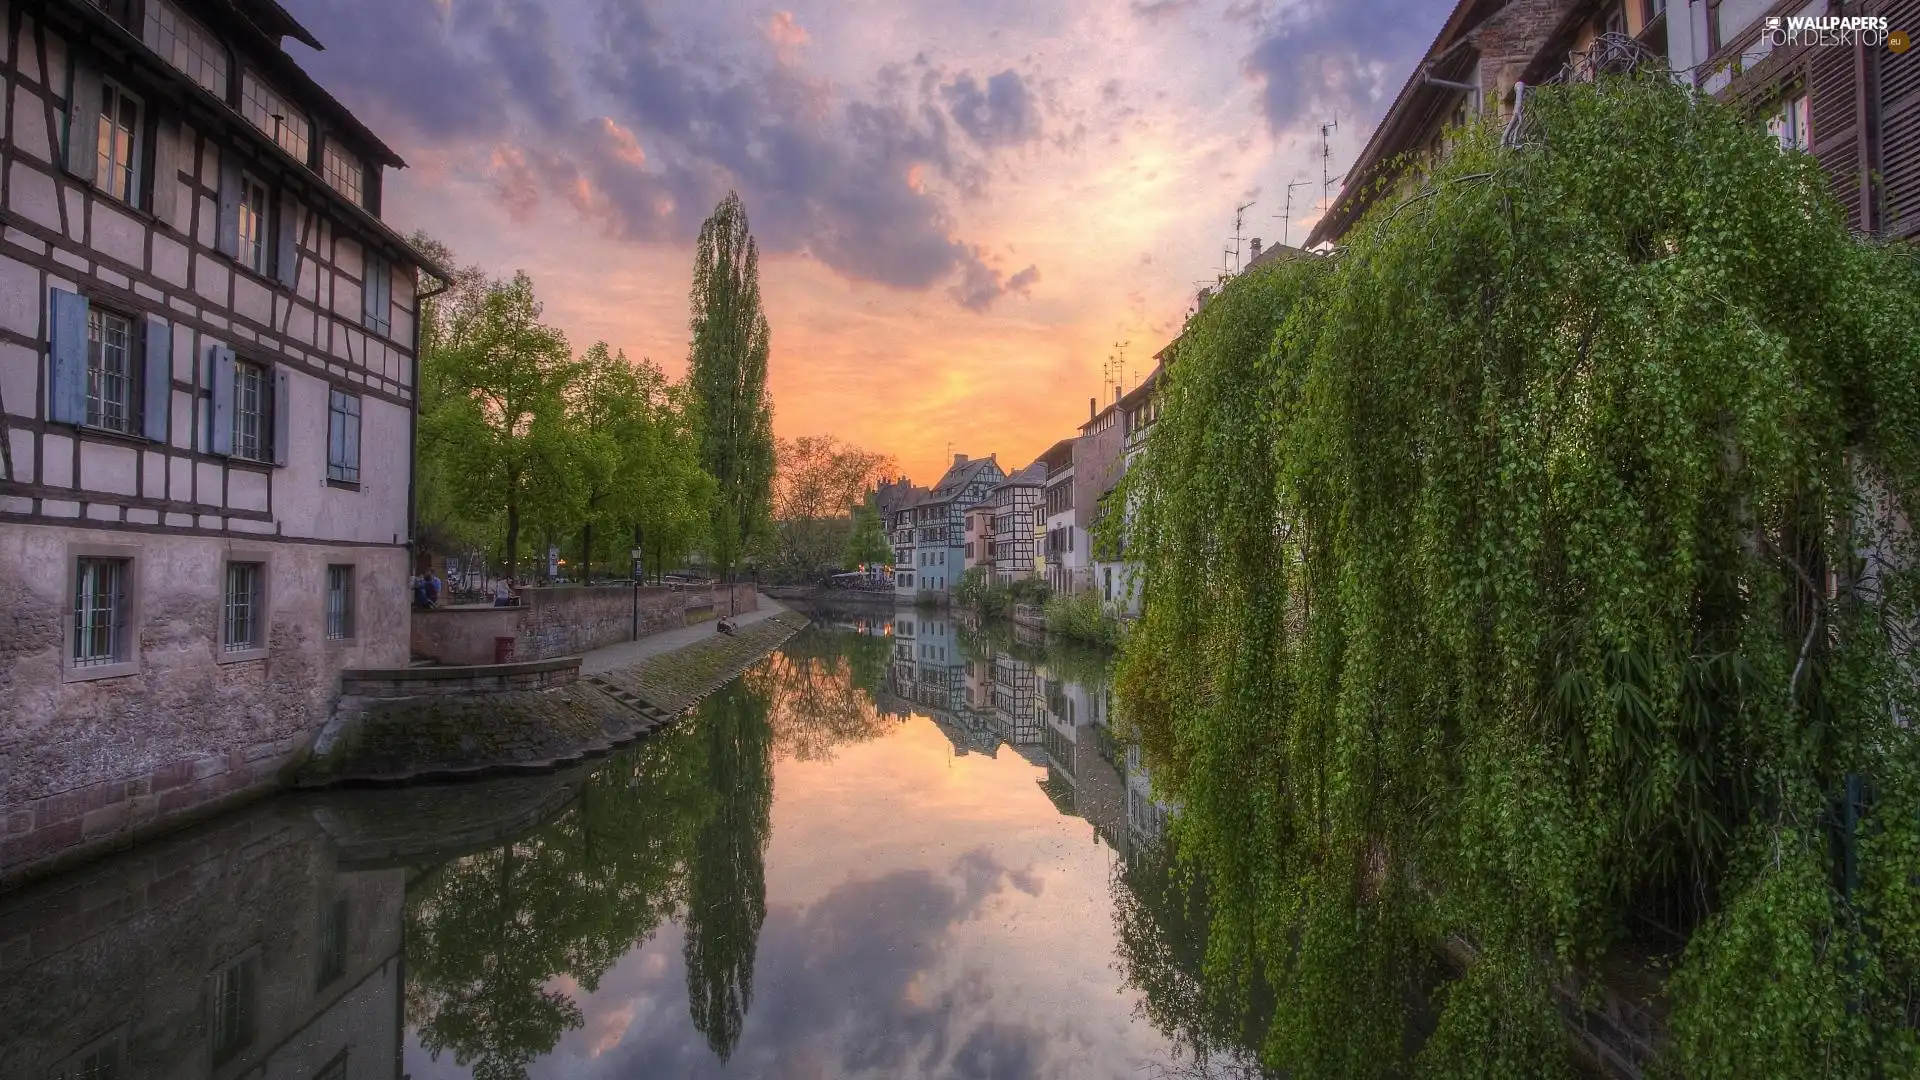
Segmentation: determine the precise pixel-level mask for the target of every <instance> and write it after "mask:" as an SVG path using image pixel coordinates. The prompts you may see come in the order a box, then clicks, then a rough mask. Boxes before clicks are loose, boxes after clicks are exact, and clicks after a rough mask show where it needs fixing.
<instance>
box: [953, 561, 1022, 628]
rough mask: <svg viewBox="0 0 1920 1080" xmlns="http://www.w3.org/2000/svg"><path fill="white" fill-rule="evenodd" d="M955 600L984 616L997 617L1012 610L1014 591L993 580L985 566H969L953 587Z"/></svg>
mask: <svg viewBox="0 0 1920 1080" xmlns="http://www.w3.org/2000/svg"><path fill="white" fill-rule="evenodd" d="M953 602H954V603H955V604H958V605H959V606H960V607H963V608H966V609H967V610H969V611H972V612H974V613H976V614H978V615H980V616H982V617H985V618H989V619H996V618H999V617H1000V616H1002V615H1005V614H1007V613H1008V612H1009V611H1011V610H1012V593H1011V592H1009V591H1008V589H1007V587H1006V586H1005V585H1004V584H1000V583H998V582H995V581H994V580H993V574H992V573H990V572H988V570H987V568H986V567H984V566H969V567H968V568H967V569H966V571H965V572H964V573H962V574H961V575H960V580H959V582H957V583H956V584H955V585H954V587H953Z"/></svg>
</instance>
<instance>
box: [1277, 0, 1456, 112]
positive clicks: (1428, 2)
mask: <svg viewBox="0 0 1920 1080" xmlns="http://www.w3.org/2000/svg"><path fill="white" fill-rule="evenodd" d="M1445 13H1446V12H1445V9H1444V7H1443V6H1442V5H1441V4H1440V3H1438V0H1382V2H1380V3H1375V4H1356V3H1352V2H1351V0H1307V2H1305V3H1301V4H1297V5H1294V6H1292V7H1288V8H1286V9H1284V10H1282V11H1281V12H1280V13H1279V14H1278V15H1276V16H1275V17H1274V18H1273V20H1271V21H1269V22H1268V23H1267V24H1266V25H1265V26H1264V28H1263V36H1262V38H1261V40H1260V41H1259V43H1258V44H1256V45H1255V46H1254V48H1253V51H1252V52H1251V53H1249V54H1248V55H1247V57H1246V59H1245V60H1244V62H1243V63H1242V70H1243V71H1244V72H1245V73H1246V75H1247V77H1248V78H1251V79H1254V80H1255V81H1257V82H1260V83H1261V84H1262V91H1261V97H1260V106H1261V111H1262V112H1263V113H1264V114H1265V115H1266V118H1267V126H1268V128H1269V129H1271V130H1273V131H1276V132H1278V131H1284V130H1287V129H1290V128H1294V127H1297V126H1300V125H1302V124H1306V123H1313V122H1318V121H1322V120H1328V119H1334V118H1335V117H1336V116H1337V117H1338V119H1339V120H1340V121H1341V127H1342V128H1343V129H1344V128H1345V127H1346V126H1347V124H1348V122H1349V121H1351V122H1352V124H1353V126H1354V128H1355V129H1356V130H1364V129H1365V128H1367V127H1371V126H1372V124H1373V122H1374V121H1376V120H1377V119H1379V116H1380V114H1381V113H1383V112H1385V110H1386V108H1387V106H1388V105H1389V104H1391V101H1392V95H1393V94H1394V93H1396V92H1397V91H1398V90H1399V88H1400V84H1401V82H1402V81H1403V80H1404V79H1405V78H1406V73H1407V71H1408V69H1409V68H1411V67H1412V66H1413V64H1414V62H1415V61H1416V60H1418V58H1419V57H1420V55H1421V54H1422V53H1424V52H1425V50H1426V46H1427V43H1428V42H1429V41H1431V40H1432V33H1431V31H1424V28H1425V27H1429V26H1437V24H1438V21H1439V19H1440V18H1441V17H1442V16H1444V15H1445ZM1416 27H1418V28H1423V31H1424V32H1415V30H1414V29H1413V28H1416Z"/></svg>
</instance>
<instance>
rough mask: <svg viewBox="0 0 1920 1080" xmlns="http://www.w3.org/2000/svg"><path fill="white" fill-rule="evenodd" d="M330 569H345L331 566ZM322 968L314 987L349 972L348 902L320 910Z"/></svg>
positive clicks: (330, 905)
mask: <svg viewBox="0 0 1920 1080" xmlns="http://www.w3.org/2000/svg"><path fill="white" fill-rule="evenodd" d="M328 569H329V570H339V569H344V568H343V567H338V566H335V567H329V568H328ZM316 952H318V954H319V959H320V970H319V973H318V974H317V975H316V976H315V979H316V981H315V983H314V989H315V990H325V989H326V988H327V987H329V986H331V985H333V983H334V980H336V979H338V978H340V976H342V975H345V974H346V973H347V902H346V901H345V900H344V899H342V900H335V901H334V902H333V903H331V904H328V905H327V906H326V907H325V908H324V909H323V910H322V911H321V912H320V947H319V948H318V949H317V950H316Z"/></svg>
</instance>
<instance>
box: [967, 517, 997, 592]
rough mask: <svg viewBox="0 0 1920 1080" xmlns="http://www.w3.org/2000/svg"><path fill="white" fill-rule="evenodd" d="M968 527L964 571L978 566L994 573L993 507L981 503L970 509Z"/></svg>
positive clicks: (989, 573)
mask: <svg viewBox="0 0 1920 1080" xmlns="http://www.w3.org/2000/svg"><path fill="white" fill-rule="evenodd" d="M966 529H967V531H966V536H965V538H964V540H963V545H964V551H963V552H962V555H961V569H962V571H966V570H971V569H973V568H974V567H976V566H978V567H982V568H983V569H984V570H985V572H986V573H987V574H988V575H989V576H991V575H992V573H993V507H991V506H986V505H981V506H976V507H974V508H973V509H971V510H968V511H967V526H966Z"/></svg>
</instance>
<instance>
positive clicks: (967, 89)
mask: <svg viewBox="0 0 1920 1080" xmlns="http://www.w3.org/2000/svg"><path fill="white" fill-rule="evenodd" d="M940 92H941V96H942V97H943V98H944V99H945V100H946V103H947V112H948V115H950V116H952V117H953V122H954V123H955V124H957V125H959V127H960V130H962V131H964V132H966V133H967V134H968V135H969V136H971V137H972V139H973V141H974V142H976V143H979V144H980V145H981V146H984V147H997V146H1011V145H1013V144H1015V143H1022V142H1026V141H1027V140H1028V139H1031V138H1034V137H1035V136H1037V135H1039V134H1040V117H1039V114H1038V111H1037V110H1036V108H1035V105H1034V101H1033V95H1032V94H1031V93H1029V92H1028V90H1027V84H1026V82H1025V80H1023V79H1021V77H1020V73H1019V72H1017V71H1014V70H1013V69H1012V68H1008V69H1007V70H1005V71H1003V72H1001V73H1000V74H998V75H994V76H992V77H990V78H988V79H987V83H986V86H985V87H982V86H981V85H980V84H979V83H978V82H975V81H974V78H973V75H972V74H970V73H967V72H962V73H961V74H960V75H959V77H957V78H955V79H954V80H953V81H952V82H950V83H948V84H946V85H945V86H943V87H941V89H940Z"/></svg>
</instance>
